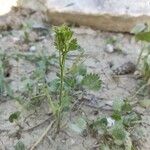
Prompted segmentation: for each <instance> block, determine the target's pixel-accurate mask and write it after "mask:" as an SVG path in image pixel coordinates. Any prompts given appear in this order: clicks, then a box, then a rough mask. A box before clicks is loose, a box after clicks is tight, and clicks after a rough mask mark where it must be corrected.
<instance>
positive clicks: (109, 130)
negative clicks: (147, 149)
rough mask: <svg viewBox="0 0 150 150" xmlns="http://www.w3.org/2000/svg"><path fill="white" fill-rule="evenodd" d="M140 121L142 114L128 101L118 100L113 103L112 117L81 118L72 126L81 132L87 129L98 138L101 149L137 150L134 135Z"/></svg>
mask: <svg viewBox="0 0 150 150" xmlns="http://www.w3.org/2000/svg"><path fill="white" fill-rule="evenodd" d="M140 121H141V117H140V115H138V114H137V113H135V112H134V111H133V109H132V106H131V105H130V104H129V103H128V101H121V100H117V101H114V103H113V112H112V115H111V117H109V116H108V117H107V116H104V117H98V118H96V119H95V120H89V119H88V118H84V119H83V118H81V119H79V120H77V121H76V122H75V124H73V125H72V124H71V126H70V127H71V128H72V129H73V130H74V131H76V132H77V133H80V134H83V131H85V130H87V133H89V134H90V135H91V136H93V137H95V138H96V139H97V141H98V143H99V145H100V150H105V149H106V150H116V149H118V150H133V149H134V150H135V146H134V144H133V141H132V136H133V134H134V132H135V127H136V126H138V125H139V123H140Z"/></svg>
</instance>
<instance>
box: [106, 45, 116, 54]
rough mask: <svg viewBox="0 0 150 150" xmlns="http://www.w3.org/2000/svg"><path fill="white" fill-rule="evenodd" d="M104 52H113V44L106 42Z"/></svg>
mask: <svg viewBox="0 0 150 150" xmlns="http://www.w3.org/2000/svg"><path fill="white" fill-rule="evenodd" d="M105 52H107V53H113V52H114V46H113V45H111V44H107V45H106V47H105Z"/></svg>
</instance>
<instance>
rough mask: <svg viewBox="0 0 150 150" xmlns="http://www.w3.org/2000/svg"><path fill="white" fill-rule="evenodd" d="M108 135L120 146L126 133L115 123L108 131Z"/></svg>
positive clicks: (120, 125) (121, 126)
mask: <svg viewBox="0 0 150 150" xmlns="http://www.w3.org/2000/svg"><path fill="white" fill-rule="evenodd" d="M110 133H111V135H112V137H113V138H114V141H115V143H116V144H117V145H121V144H123V143H124V141H125V138H126V131H125V129H124V128H123V125H122V124H121V123H116V124H115V125H114V126H112V128H111V129H110Z"/></svg>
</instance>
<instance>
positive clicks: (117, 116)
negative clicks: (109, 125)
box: [112, 111, 122, 121]
mask: <svg viewBox="0 0 150 150" xmlns="http://www.w3.org/2000/svg"><path fill="white" fill-rule="evenodd" d="M112 118H113V119H114V120H116V121H118V120H121V118H122V116H121V113H120V111H114V112H113V114H112Z"/></svg>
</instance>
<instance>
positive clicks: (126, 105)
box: [121, 101, 132, 113]
mask: <svg viewBox="0 0 150 150" xmlns="http://www.w3.org/2000/svg"><path fill="white" fill-rule="evenodd" d="M121 110H122V111H123V112H125V113H126V112H130V111H131V110H132V106H131V105H130V104H129V102H128V101H124V104H123V105H122V107H121Z"/></svg>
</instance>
